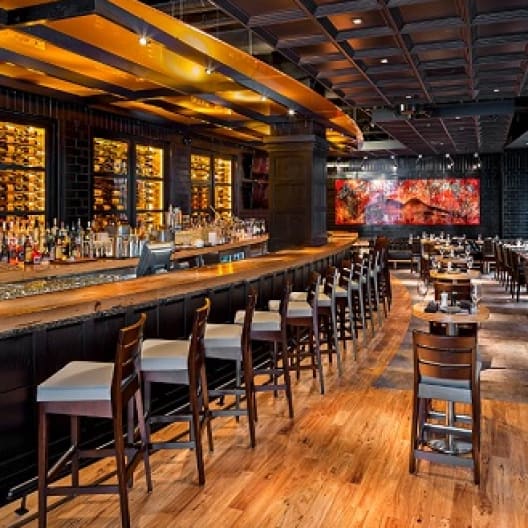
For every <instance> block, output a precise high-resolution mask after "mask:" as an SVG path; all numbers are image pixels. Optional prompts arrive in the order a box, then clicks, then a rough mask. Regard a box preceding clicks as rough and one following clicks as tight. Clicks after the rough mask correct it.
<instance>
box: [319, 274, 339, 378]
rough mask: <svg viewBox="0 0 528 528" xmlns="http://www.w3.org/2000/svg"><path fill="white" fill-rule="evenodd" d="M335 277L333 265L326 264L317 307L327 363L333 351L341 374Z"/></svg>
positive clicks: (336, 275) (330, 361)
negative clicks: (323, 336)
mask: <svg viewBox="0 0 528 528" xmlns="http://www.w3.org/2000/svg"><path fill="white" fill-rule="evenodd" d="M337 277H338V272H337V268H336V267H335V266H328V268H327V269H326V273H325V278H324V281H323V284H322V287H321V288H320V293H319V297H318V300H317V309H318V316H319V320H320V321H321V328H322V329H323V332H324V333H325V335H326V342H327V347H328V363H330V364H332V356H333V354H334V353H335V355H336V359H337V370H338V372H339V374H340V375H341V374H342V373H343V366H342V364H341V351H340V349H339V335H338V329H337V306H338V300H337V291H336V289H337Z"/></svg>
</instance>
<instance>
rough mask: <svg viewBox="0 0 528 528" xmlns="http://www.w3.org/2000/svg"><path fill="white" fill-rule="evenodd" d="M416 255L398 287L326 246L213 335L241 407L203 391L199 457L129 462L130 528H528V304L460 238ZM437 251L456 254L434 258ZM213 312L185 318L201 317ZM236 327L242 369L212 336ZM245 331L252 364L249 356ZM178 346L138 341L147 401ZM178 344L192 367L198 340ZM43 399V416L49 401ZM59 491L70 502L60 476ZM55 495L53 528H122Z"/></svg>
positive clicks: (165, 430) (363, 248)
mask: <svg viewBox="0 0 528 528" xmlns="http://www.w3.org/2000/svg"><path fill="white" fill-rule="evenodd" d="M422 236H423V235H422ZM345 241H346V242H345ZM420 241H421V246H422V250H423V252H422V255H421V257H422V258H421V260H422V262H421V265H420V266H418V269H416V268H415V267H413V268H411V267H408V266H399V267H398V269H396V270H394V269H391V267H390V266H389V265H388V263H387V262H386V251H385V250H386V246H385V244H387V242H388V240H387V239H383V237H378V238H377V239H376V240H371V241H369V240H364V239H358V238H357V237H348V238H347V237H344V236H343V235H342V234H336V236H335V241H334V244H336V245H337V246H339V247H340V248H343V242H345V245H344V247H345V248H346V249H345V250H342V251H341V250H340V251H339V253H338V254H334V256H332V257H330V259H329V260H328V258H327V260H325V261H324V262H322V261H315V262H314V261H313V259H314V258H315V256H314V255H312V256H311V257H309V259H308V261H310V262H313V264H310V265H309V266H308V267H307V268H306V270H305V272H303V273H302V274H301V275H302V276H303V279H302V281H299V278H300V276H299V275H298V274H296V273H293V274H289V275H288V274H286V275H284V277H283V278H284V281H285V282H282V281H281V288H279V289H278V290H277V291H280V290H282V286H283V285H286V289H285V290H284V293H283V294H282V295H283V297H282V301H280V306H277V305H279V299H277V301H272V300H270V301H269V302H267V303H264V304H267V305H266V306H263V303H262V302H259V301H258V294H257V290H258V288H257V287H255V283H254V282H253V283H252V284H253V285H254V286H253V287H250V288H248V289H247V290H246V292H247V293H246V292H245V294H244V295H243V296H240V297H239V301H238V303H237V304H238V306H233V308H234V309H237V310H239V311H238V312H237V313H236V315H235V316H234V320H235V324H232V323H231V324H229V323H228V324H209V323H207V324H206V328H205V329H203V330H202V332H203V334H202V335H203V343H204V347H205V355H206V358H205V366H206V370H207V369H209V368H210V367H211V360H212V358H213V357H216V358H223V359H226V358H232V359H235V358H236V357H240V362H241V368H242V380H243V381H242V383H241V387H242V391H241V392H240V393H239V395H237V394H236V393H232V392H229V390H226V391H225V393H224V394H220V393H214V388H213V387H212V386H211V385H210V382H209V384H208V385H209V387H210V388H209V390H208V391H207V389H206V388H205V387H207V385H205V384H204V385H202V391H203V390H206V393H207V392H208V393H209V395H210V396H209V398H205V403H204V398H203V396H204V394H203V392H202V393H201V398H200V399H199V400H200V401H199V403H198V410H197V415H196V416H198V415H199V416H200V418H198V420H197V422H198V423H199V424H201V425H200V426H199V427H198V428H197V429H194V431H195V432H194V435H193V434H191V437H190V439H191V441H192V442H194V444H189V443H188V442H189V441H188V440H185V437H187V436H188V432H189V427H190V426H192V423H193V422H192V421H191V422H190V424H188V425H187V424H182V423H173V424H170V425H168V424H167V423H166V424H165V425H163V426H162V427H161V428H160V427H159V426H158V427H153V428H152V429H151V428H150V426H149V428H148V429H147V430H148V431H150V432H149V435H151V438H150V439H149V440H147V442H148V445H149V446H151V447H150V448H149V456H148V463H146V465H144V462H142V461H141V460H140V461H139V465H138V467H137V469H136V470H135V472H134V477H133V486H132V487H129V489H128V490H127V495H128V498H127V509H128V513H127V515H128V516H129V519H130V520H129V521H128V522H130V525H131V526H145V527H147V526H153V525H155V524H156V523H160V524H164V525H167V526H193V525H195V524H200V525H202V526H269V525H274V526H301V525H303V526H396V527H404V526H415V525H420V526H453V527H459V526H460V527H462V526H472V527H481V526H482V527H484V526H508V527H522V526H525V524H526V522H527V514H526V504H525V503H526V498H525V493H524V487H525V486H524V482H525V476H524V475H525V473H526V465H527V459H526V449H525V445H526V442H525V440H524V439H525V438H526V435H527V431H526V427H525V426H524V425H523V424H524V423H526V420H525V418H526V417H527V413H528V402H526V398H525V395H526V386H527V383H528V377H527V372H528V352H527V351H526V344H525V342H526V336H527V333H528V328H527V326H526V324H525V321H526V316H527V314H528V293H527V292H526V286H525V284H523V285H521V288H520V292H521V293H520V296H519V299H518V300H517V298H516V287H515V284H516V282H515V279H513V278H512V276H511V270H510V271H509V272H508V271H506V270H505V269H503V268H502V266H501V264H500V262H499V261H498V260H493V261H490V262H489V263H488V264H489V266H485V267H483V261H482V252H481V251H480V252H479V253H473V252H470V251H468V252H467V254H466V252H465V248H466V247H469V244H468V242H469V241H468V240H467V239H465V238H461V239H460V244H459V243H458V241H457V240H455V241H453V240H450V241H449V244H448V243H447V240H446V239H445V238H444V239H442V238H441V237H440V236H438V237H434V236H431V235H427V237H426V238H422V237H421V238H420ZM432 242H434V246H435V248H433V244H432ZM480 242H481V243H479V241H478V240H475V243H478V244H477V247H478V248H479V249H480V248H481V246H482V245H483V241H480ZM448 246H454V248H456V249H453V252H452V253H451V250H450V249H449V250H448V251H447V252H445V254H444V255H441V252H440V249H442V250H444V249H446V247H448ZM493 246H494V247H495V248H496V249H498V250H500V251H501V250H502V249H505V248H510V247H511V249H512V251H514V252H516V253H515V254H517V255H519V256H521V258H523V255H524V251H525V250H524V244H522V242H521V243H519V244H518V242H517V241H513V243H512V244H510V243H503V242H502V241H496V240H494V241H493ZM503 246H504V247H503ZM333 251H335V250H333ZM425 251H428V252H429V253H426V252H425ZM451 257H452V259H453V260H450V258H451ZM263 258H264V259H265V258H266V257H263ZM284 258H287V257H286V255H285V256H284ZM288 258H290V257H288ZM291 258H294V259H299V258H301V257H300V256H299V255H291ZM384 259H385V260H384ZM478 259H479V260H478ZM257 260H258V257H257ZM426 261H427V262H429V263H430V264H431V265H430V266H429V267H426V266H425V265H424V262H426ZM462 261H464V262H463V264H462ZM521 262H523V261H521ZM248 265H249V264H246V266H248ZM261 265H262V266H266V265H267V264H265V261H263V262H262V264H261ZM194 273H197V272H194ZM250 282H251V281H250ZM512 285H513V286H512ZM262 291H265V290H262ZM360 292H361V293H360ZM512 292H513V294H512ZM204 299H206V296H205V295H204V296H202V297H201V298H200V302H199V304H200V305H202V301H203V300H204ZM211 300H212V305H214V303H215V296H213V297H212V299H211ZM274 302H275V303H276V305H275V307H274ZM207 303H210V301H206V305H203V306H202V307H201V308H200V307H197V309H196V313H197V314H198V313H199V311H200V310H204V309H206V306H207V310H208V311H210V310H211V308H212V306H211V304H207ZM195 304H196V303H195ZM255 304H258V306H257V309H255ZM277 308H278V309H279V310H280V311H279V312H273V310H275V309H277ZM310 309H311V312H310ZM302 310H304V312H303V313H306V314H307V317H305V318H304V322H303V318H302V315H301V312H302ZM306 310H308V311H307V312H306ZM273 313H276V314H277V317H278V319H277V321H278V323H279V326H278V327H277V328H280V327H281V323H280V321H281V320H283V321H285V322H286V326H287V329H288V330H287V337H286V340H287V342H286V343H285V344H284V346H285V348H284V349H283V348H282V346H283V343H282V342H281V340H282V337H281V336H280V331H279V332H278V334H277V336H276V337H275V338H273V337H270V335H271V332H270V331H269V330H265V329H266V328H269V324H270V321H271V319H270V314H271V315H273ZM341 314H343V316H344V317H343V318H342V317H341ZM148 317H150V314H149V315H148ZM248 317H249V319H248ZM316 320H317V322H314V321H316ZM196 321H197V320H196V319H195V324H196ZM237 322H238V323H239V324H238V325H237V324H236V323H237ZM314 325H316V327H314ZM234 326H238V331H237V333H236V334H235V335H236V336H238V337H237V338H236V339H235V343H238V346H241V347H242V350H241V351H240V352H239V353H240V354H241V356H237V353H235V352H234V350H232V351H231V352H227V355H226V352H222V350H227V349H222V344H221V341H222V339H225V337H224V338H223V337H222V336H225V335H226V332H227V333H228V334H229V332H231V331H232V327H234ZM197 328H198V327H195V326H193V334H192V335H193V339H194V337H196V335H197V334H196V333H195V332H199V331H198V329H197ZM315 328H317V330H316V329H315ZM248 329H250V330H249V333H248V336H247V337H250V340H249V342H250V343H251V346H250V353H251V354H252V355H253V357H251V358H248V356H247V353H248V351H247V350H246V351H245V352H244V346H245V345H244V338H243V335H244V331H247V330H248ZM302 329H305V330H307V333H304V332H303V333H302V336H301V332H300V330H302ZM240 332H242V334H241V333H240ZM198 335H199V333H198ZM229 335H230V334H229ZM230 339H231V341H230V342H232V341H233V339H232V338H230ZM237 339H238V341H237ZM270 339H272V340H275V342H276V343H277V344H276V345H274V346H272V350H275V353H274V354H275V355H274V356H273V361H272V368H273V369H275V370H271V371H270V370H267V369H268V368H269V366H268V362H267V359H266V358H267V356H266V353H264V354H263V351H264V350H268V351H269V350H270V348H269V345H267V346H265V347H264V349H263V348H262V345H263V344H264V343H265V342H266V341H269V340H270ZM306 339H309V340H311V341H310V342H306V341H305V340H306ZM177 343H178V342H177V341H171V340H170V339H162V340H160V339H151V338H150V337H149V335H146V336H145V339H144V341H143V351H142V352H141V355H142V368H141V370H142V374H143V382H144V383H147V382H149V383H150V382H155V381H156V380H164V382H165V383H167V382H169V383H176V384H178V383H182V379H181V378H178V377H176V378H174V379H173V378H167V377H166V376H167V375H168V371H166V370H164V369H166V368H167V367H163V363H162V362H163V361H168V359H165V360H163V359H162V358H163V357H167V356H164V354H165V355H166V354H167V353H168V350H169V349H168V348H167V346H171V347H174V346H176V344H177ZM180 343H181V344H182V346H183V347H184V349H185V350H187V349H189V351H192V350H193V349H194V348H193V347H194V345H193V344H192V343H194V341H192V340H191V341H181V342H180ZM241 343H242V344H241ZM196 344H197V343H195V345H196ZM178 346H179V345H178ZM230 346H231V347H232V346H233V345H230ZM198 349H199V347H197V349H196V350H198ZM230 350H231V349H230ZM284 350H287V353H286V352H284ZM189 353H191V352H189ZM435 353H436V354H438V356H435V355H434V354H435ZM233 354H235V355H233ZM300 354H301V355H300ZM305 356H306V358H305ZM435 358H436V359H435ZM306 359H307V361H306ZM171 361H174V360H171ZM237 361H239V360H237ZM248 362H251V368H250V369H249V370H248V369H247V367H248ZM285 367H286V368H285ZM297 367H303V369H302V370H301V369H299V370H297ZM172 368H173V367H172ZM179 368H180V369H181V368H183V366H182V367H179ZM305 368H307V369H308V372H304V370H305ZM153 369H155V370H157V371H158V372H163V371H165V375H164V376H165V378H159V375H160V374H159V373H158V375H157V376H158V378H156V376H154V374H155V372H154V370H153ZM160 369H162V370H161V371H160ZM172 372H175V371H172ZM189 372H191V371H189ZM277 377H280V378H281V380H280V381H278V380H277ZM52 379H53V378H52ZM202 381H203V380H202ZM183 382H184V383H189V382H185V381H183ZM46 383H48V382H45V383H44V384H43V385H41V386H39V391H40V390H42V393H41V394H42V395H41V396H40V397H41V398H42V399H44V398H45V392H44V391H45V390H48V391H52V390H53V385H49V386H48V387H47V388H46ZM191 383H192V382H191ZM266 386H267V387H266ZM41 387H42V388H41ZM224 389H226V387H224ZM62 390H66V389H62ZM248 391H249V392H248ZM191 394H192V392H191ZM198 394H200V392H199V393H198ZM48 396H50V399H53V398H54V396H51V392H50V393H48ZM224 398H225V400H226V401H224ZM228 399H229V403H228V405H227V409H228V416H225V415H224V414H222V412H225V411H222V410H221V409H222V408H224V406H225V404H226V403H227V400H228ZM153 401H154V400H153ZM84 405H86V402H85V403H84ZM145 405H146V406H147V407H146V409H148V405H149V404H148V403H146V404H145ZM55 410H56V411H58V412H64V408H61V407H59V408H55ZM229 410H230V411H231V412H229ZM50 412H52V413H53V412H54V408H53V406H52V407H50ZM81 414H82V412H81ZM169 414H171V413H169ZM145 416H147V417H149V416H150V412H149V411H147V410H146V415H145ZM187 416H188V415H187ZM222 416H223V417H222ZM193 427H194V426H193ZM202 428H203V430H202ZM205 429H207V432H206V431H205ZM202 437H203V440H202ZM143 440H145V439H143ZM178 441H179V442H181V441H184V442H187V443H185V444H182V447H184V449H178V450H174V449H171V447H174V445H172V444H171V443H175V442H178ZM202 442H203V447H202V446H201V443H202ZM198 446H199V447H200V449H199V448H198ZM211 447H212V448H211ZM189 448H190V449H189ZM193 451H194V453H193ZM126 452H127V453H128V454H129V451H126ZM197 464H198V465H197ZM197 468H198V471H197ZM116 471H117V472H119V469H118V468H116V464H115V459H114V457H112V456H110V457H104V458H102V460H100V461H98V462H95V463H94V464H90V465H88V466H83V465H81V469H80V475H79V479H80V481H81V482H82V483H83V484H84V485H86V483H90V482H92V483H93V482H97V483H99V484H100V483H101V482H104V483H108V482H110V483H111V482H115V481H116V480H118V476H116ZM118 474H119V473H118ZM145 477H147V485H146V483H145ZM40 478H42V477H40ZM61 482H64V485H68V486H69V484H70V476H68V477H65V478H64V479H63V480H61V481H59V484H60V483H61ZM53 484H54V485H55V486H56V485H57V482H54V483H53ZM51 489H52V488H51V483H50V490H51ZM40 493H42V490H41V491H40ZM37 495H38V494H37V493H36V492H31V493H29V494H28V495H27V496H25V498H24V500H23V502H22V504H21V503H20V501H15V502H13V503H11V504H8V505H7V506H4V507H3V508H1V509H0V524H1V525H2V526H9V527H16V526H30V527H31V526H35V527H36V526H42V525H39V524H38V523H37V516H38V508H39V506H38V500H37ZM52 495H53V492H51V493H50V496H49V498H48V499H47V501H46V502H47V508H48V513H47V523H48V524H47V525H48V526H54V527H55V526H56V527H60V526H72V525H75V526H78V527H83V526H86V527H88V526H89V527H91V528H92V527H95V528H97V527H113V526H118V525H119V517H120V511H121V514H122V508H123V506H122V505H121V507H120V500H119V499H118V496H116V495H108V494H106V495H86V494H78V495H77V494H76V493H74V496H72V497H66V498H62V499H61V498H58V497H53V496H52ZM41 504H42V503H41ZM24 510H25V511H24ZM123 523H124V524H123V525H126V522H125V521H123Z"/></svg>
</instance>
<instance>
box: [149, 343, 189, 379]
mask: <svg viewBox="0 0 528 528" xmlns="http://www.w3.org/2000/svg"><path fill="white" fill-rule="evenodd" d="M188 355H189V341H188V340H183V339H181V340H178V339H146V340H145V341H143V347H142V350H141V370H142V371H143V372H148V371H153V370H181V371H182V372H184V373H185V375H186V376H187V379H188V371H187V358H188Z"/></svg>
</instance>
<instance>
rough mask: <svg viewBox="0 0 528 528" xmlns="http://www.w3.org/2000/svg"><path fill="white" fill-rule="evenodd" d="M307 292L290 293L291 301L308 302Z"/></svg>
mask: <svg viewBox="0 0 528 528" xmlns="http://www.w3.org/2000/svg"><path fill="white" fill-rule="evenodd" d="M306 296H307V293H306V292H300V291H293V292H291V293H290V301H306Z"/></svg>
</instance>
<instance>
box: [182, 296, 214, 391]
mask: <svg viewBox="0 0 528 528" xmlns="http://www.w3.org/2000/svg"><path fill="white" fill-rule="evenodd" d="M210 310H211V301H210V300H209V299H208V298H207V297H206V298H205V301H204V304H203V305H202V306H200V308H197V309H196V311H195V312H194V319H193V325H192V331H191V339H190V342H189V355H188V357H187V370H188V372H189V387H199V377H200V372H201V370H202V367H203V365H204V363H205V346H204V336H205V328H206V326H207V318H208V317H209V311H210Z"/></svg>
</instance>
